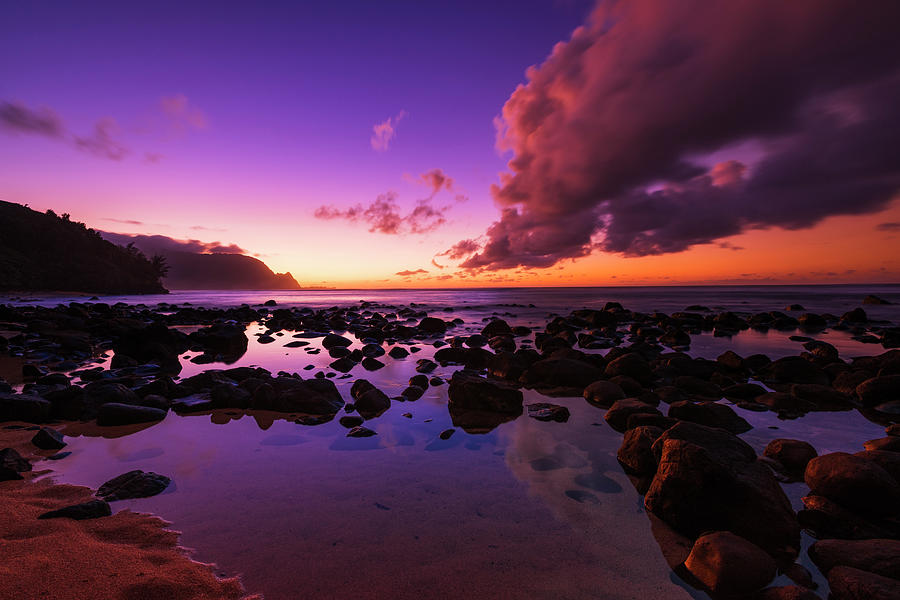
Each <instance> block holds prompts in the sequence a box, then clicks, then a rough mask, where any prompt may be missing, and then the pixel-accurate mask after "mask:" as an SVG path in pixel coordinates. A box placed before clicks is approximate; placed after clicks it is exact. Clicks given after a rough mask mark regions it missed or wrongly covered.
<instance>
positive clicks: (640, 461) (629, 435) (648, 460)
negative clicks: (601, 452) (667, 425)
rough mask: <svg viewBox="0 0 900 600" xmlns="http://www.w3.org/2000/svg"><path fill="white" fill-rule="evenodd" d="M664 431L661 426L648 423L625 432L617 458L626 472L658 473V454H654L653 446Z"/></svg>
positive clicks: (637, 473) (636, 473)
mask: <svg viewBox="0 0 900 600" xmlns="http://www.w3.org/2000/svg"><path fill="white" fill-rule="evenodd" d="M662 433H663V430H662V429H661V428H659V427H653V426H648V425H642V426H639V427H634V428H632V429H629V430H628V431H626V432H625V437H624V438H623V439H622V445H621V446H620V447H619V451H618V452H617V453H616V458H618V460H619V463H620V464H621V465H622V467H624V469H625V471H626V472H628V473H631V474H633V475H652V474H653V473H656V456H654V455H653V451H652V447H653V443H654V442H655V441H656V440H657V439H659V436H661V435H662Z"/></svg>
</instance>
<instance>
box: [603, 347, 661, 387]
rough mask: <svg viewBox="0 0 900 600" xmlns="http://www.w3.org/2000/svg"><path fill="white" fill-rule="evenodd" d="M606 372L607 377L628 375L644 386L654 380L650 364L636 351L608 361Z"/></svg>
mask: <svg viewBox="0 0 900 600" xmlns="http://www.w3.org/2000/svg"><path fill="white" fill-rule="evenodd" d="M604 374H605V375H606V378H607V379H610V378H612V377H616V376H617V375H627V376H628V377H631V378H632V379H634V380H636V381H638V382H639V383H640V384H641V385H643V386H647V385H649V384H650V383H651V382H652V381H653V371H652V370H651V369H650V364H649V363H648V362H647V361H646V360H644V358H643V357H641V356H640V355H639V354H637V353H635V352H628V353H627V354H623V355H622V356H620V357H618V358H616V359H614V360H612V361H610V362H609V363H607V365H606V369H605V370H604Z"/></svg>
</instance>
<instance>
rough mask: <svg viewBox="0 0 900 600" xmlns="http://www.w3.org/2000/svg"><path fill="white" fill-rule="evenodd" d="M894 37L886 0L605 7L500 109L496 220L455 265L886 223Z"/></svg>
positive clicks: (645, 250) (892, 156)
mask: <svg viewBox="0 0 900 600" xmlns="http://www.w3.org/2000/svg"><path fill="white" fill-rule="evenodd" d="M898 30H900V3H896V2H877V3H871V4H867V5H865V7H862V6H860V5H858V4H855V3H852V2H849V1H845V0H796V1H792V2H783V1H782V0H734V1H731V2H723V3H710V2H705V1H701V0H696V1H683V2H657V1H653V0H636V1H630V2H603V3H600V4H599V5H598V7H597V9H596V10H595V11H594V13H593V14H592V16H591V17H590V19H589V22H588V23H587V24H586V25H585V26H583V27H580V28H578V29H577V30H575V32H574V33H573V35H572V38H571V40H569V41H567V42H563V43H560V44H557V45H556V47H555V48H554V49H553V51H552V53H551V55H550V56H549V57H548V58H547V60H546V61H545V62H544V63H543V64H541V65H539V66H537V67H533V68H531V69H529V70H528V72H527V78H528V82H527V83H526V84H524V85H520V86H519V87H518V88H517V89H516V90H515V91H514V92H513V94H512V95H511V96H510V98H509V100H507V102H506V104H505V105H504V107H503V111H502V117H501V118H499V119H498V146H499V147H500V148H501V149H503V150H507V151H510V152H511V153H512V158H511V160H510V162H509V169H510V171H509V172H508V173H506V174H504V175H503V176H502V178H501V184H500V185H497V186H494V187H493V189H492V192H493V196H494V199H495V201H496V202H497V204H498V205H499V206H500V207H501V209H502V212H501V217H500V220H499V221H497V222H496V223H494V224H493V225H492V226H491V227H490V228H489V230H488V232H487V240H486V242H485V243H484V244H482V245H481V246H480V248H479V249H477V251H475V252H473V253H470V254H469V258H468V259H467V260H465V261H464V262H463V263H462V266H464V267H469V268H482V269H499V268H509V267H514V266H517V265H527V266H539V267H540V266H549V265H552V264H554V263H555V262H557V261H559V260H561V259H564V258H571V257H579V256H584V255H586V254H589V253H590V252H592V251H594V250H602V251H607V252H616V253H621V254H624V255H628V256H641V255H648V254H661V253H668V252H678V251H681V250H684V249H687V248H690V247H691V246H693V245H696V244H705V243H710V242H713V241H716V240H718V239H721V238H724V237H727V236H730V235H734V234H737V233H740V232H743V231H747V230H749V229H756V228H765V227H771V226H779V227H785V228H788V229H799V228H804V227H809V226H812V225H814V224H816V223H817V222H819V221H820V220H822V219H823V218H825V217H827V216H830V215H841V214H862V213H870V212H874V211H877V210H879V209H882V208H884V207H885V206H886V205H887V203H888V202H889V201H890V200H891V199H892V198H893V197H895V196H896V194H897V191H898V189H900V152H897V148H898V146H900V111H898V110H897V109H896V107H897V106H898V105H900V36H898V35H897V31H898ZM751 141H752V142H753V143H755V144H756V146H757V147H758V150H757V151H756V152H753V153H750V154H751V155H748V154H747V153H746V152H743V153H742V152H741V151H739V150H733V149H734V148H735V147H737V146H740V145H741V144H745V143H747V142H751ZM729 149H732V150H731V151H729ZM713 153H715V156H716V157H717V160H718V164H711V163H710V160H709V159H708V158H706V157H708V156H709V155H711V154H713ZM459 254H460V252H459V249H457V250H456V251H454V252H453V255H457V256H458V255H459ZM447 255H448V256H450V255H451V254H449V251H448V253H447ZM464 256H465V255H464Z"/></svg>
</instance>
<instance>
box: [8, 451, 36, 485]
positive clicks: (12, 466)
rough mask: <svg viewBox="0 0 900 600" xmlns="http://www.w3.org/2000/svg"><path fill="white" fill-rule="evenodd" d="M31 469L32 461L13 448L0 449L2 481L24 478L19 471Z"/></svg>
mask: <svg viewBox="0 0 900 600" xmlns="http://www.w3.org/2000/svg"><path fill="white" fill-rule="evenodd" d="M30 470H31V463H30V462H28V460H26V459H24V458H22V455H21V454H19V453H18V452H16V451H15V449H13V448H4V449H3V450H0V481H10V480H13V479H22V476H21V475H19V473H25V472H26V471H30Z"/></svg>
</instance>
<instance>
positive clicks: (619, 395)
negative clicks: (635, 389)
mask: <svg viewBox="0 0 900 600" xmlns="http://www.w3.org/2000/svg"><path fill="white" fill-rule="evenodd" d="M624 398H625V392H624V391H623V390H622V388H621V387H619V385H618V384H616V383H614V382H612V381H606V380H600V381H595V382H594V383H592V384H590V385H589V386H587V387H586V388H584V399H585V400H587V401H588V402H590V403H591V404H593V405H594V406H599V407H601V408H609V407H610V406H612V405H613V403H614V402H615V401H616V400H622V399H624Z"/></svg>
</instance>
